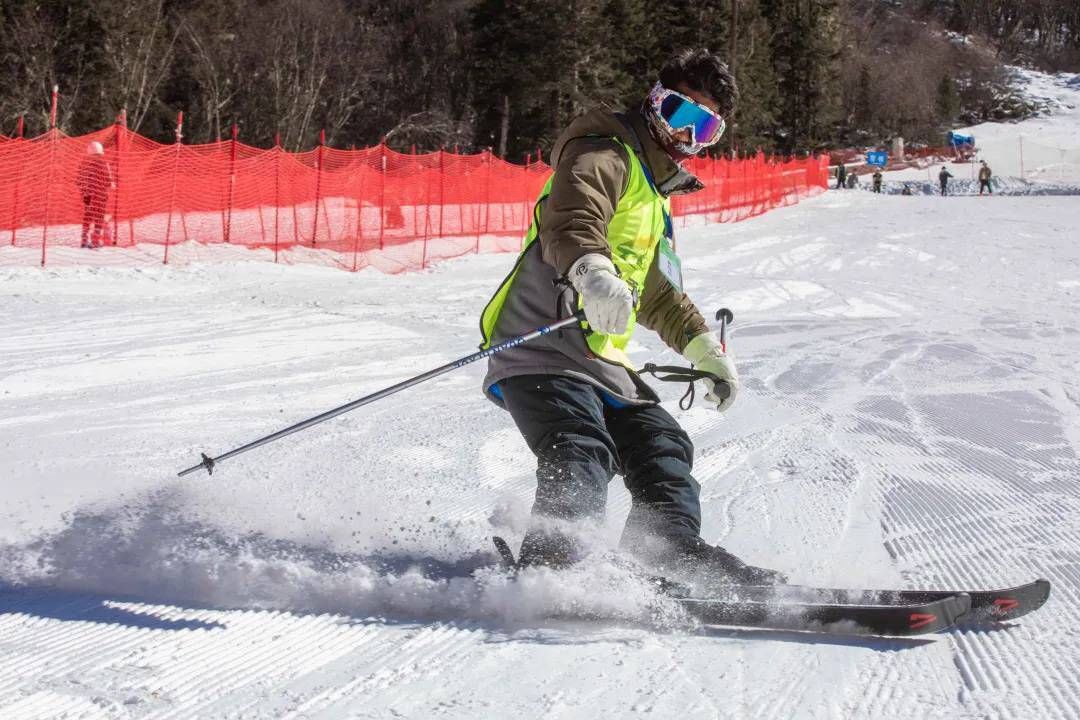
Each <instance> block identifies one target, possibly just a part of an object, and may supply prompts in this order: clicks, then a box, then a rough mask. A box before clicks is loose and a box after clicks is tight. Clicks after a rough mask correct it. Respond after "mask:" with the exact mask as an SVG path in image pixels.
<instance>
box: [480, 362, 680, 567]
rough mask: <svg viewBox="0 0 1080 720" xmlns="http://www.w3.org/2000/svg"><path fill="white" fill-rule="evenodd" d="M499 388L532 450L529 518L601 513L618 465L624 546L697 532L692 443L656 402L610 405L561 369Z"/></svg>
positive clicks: (514, 379)
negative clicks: (623, 493)
mask: <svg viewBox="0 0 1080 720" xmlns="http://www.w3.org/2000/svg"><path fill="white" fill-rule="evenodd" d="M499 388H500V390H501V391H502V397H503V401H504V403H505V405H506V409H507V410H509V411H510V415H511V416H512V417H513V418H514V422H515V423H516V424H517V426H518V429H519V430H520V431H521V434H522V435H523V436H524V438H525V442H527V443H528V445H529V448H530V449H531V450H532V451H533V453H534V454H535V455H536V457H537V468H536V500H535V503H534V504H533V517H534V518H537V519H539V518H544V517H548V518H555V519H558V520H569V521H575V520H585V519H599V518H601V517H602V516H603V514H604V506H605V504H606V500H607V485H608V482H609V481H610V480H611V478H612V477H613V476H614V475H615V474H616V473H620V474H622V476H623V481H624V482H625V484H626V488H627V490H629V491H630V496H631V499H632V504H631V510H630V515H629V517H628V518H627V521H626V527H625V529H624V531H623V539H622V543H623V545H624V546H626V545H628V544H632V543H635V542H636V541H637V540H638V539H643V538H644V537H654V538H657V539H663V540H666V541H670V542H674V543H676V544H682V543H683V542H688V543H692V542H693V541H695V540H696V539H697V538H698V537H699V536H700V530H701V504H700V501H699V492H700V487H699V485H698V483H697V481H696V480H694V478H693V476H692V475H691V474H690V471H691V468H692V465H693V457H694V446H693V443H691V442H690V437H689V436H688V435H687V434H686V431H685V430H683V429H682V428H681V427H679V424H678V423H677V422H675V418H673V417H672V416H671V414H670V413H668V412H667V411H666V410H664V409H663V408H662V407H660V406H659V405H649V406H637V405H630V406H625V407H614V406H613V404H612V402H610V401H605V398H604V395H603V394H602V391H601V390H600V389H599V388H597V387H596V386H594V385H592V384H590V383H588V382H585V381H584V380H578V379H575V378H571V377H565V376H559V375H521V376H518V377H512V378H508V379H506V380H503V381H502V382H501V383H499ZM631 549H632V548H631Z"/></svg>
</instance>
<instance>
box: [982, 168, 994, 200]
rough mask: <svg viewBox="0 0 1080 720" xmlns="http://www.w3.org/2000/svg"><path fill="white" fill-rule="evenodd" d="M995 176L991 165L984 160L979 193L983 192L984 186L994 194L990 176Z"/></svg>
mask: <svg viewBox="0 0 1080 720" xmlns="http://www.w3.org/2000/svg"><path fill="white" fill-rule="evenodd" d="M992 177H993V173H991V172H990V166H989V165H987V164H986V161H985V160H983V161H982V167H981V168H979V194H980V195H982V194H983V188H986V191H987V192H988V193H990V194H991V195H993V194H994V188H993V187H992V186H991V185H990V178H992Z"/></svg>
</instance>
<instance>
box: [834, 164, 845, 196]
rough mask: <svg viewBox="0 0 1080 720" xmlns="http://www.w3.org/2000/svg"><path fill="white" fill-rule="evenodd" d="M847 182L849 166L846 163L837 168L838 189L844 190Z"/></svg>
mask: <svg viewBox="0 0 1080 720" xmlns="http://www.w3.org/2000/svg"><path fill="white" fill-rule="evenodd" d="M846 181H847V166H845V165H844V163H840V164H839V165H837V166H836V189H837V190H842V189H843V187H844V183H845V182H846Z"/></svg>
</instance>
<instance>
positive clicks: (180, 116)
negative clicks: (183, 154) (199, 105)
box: [161, 110, 184, 265]
mask: <svg viewBox="0 0 1080 720" xmlns="http://www.w3.org/2000/svg"><path fill="white" fill-rule="evenodd" d="M183 136H184V111H183V110H181V111H180V112H178V113H176V153H175V154H174V156H173V175H172V194H171V195H169V219H168V220H166V221H165V257H164V258H163V259H162V261H161V264H162V265H168V264H169V238H170V236H171V233H172V216H173V208H174V207H176V176H177V174H178V173H179V172H180V140H181V138H183ZM180 212H181V213H183V212H184V211H183V210H181V211H180Z"/></svg>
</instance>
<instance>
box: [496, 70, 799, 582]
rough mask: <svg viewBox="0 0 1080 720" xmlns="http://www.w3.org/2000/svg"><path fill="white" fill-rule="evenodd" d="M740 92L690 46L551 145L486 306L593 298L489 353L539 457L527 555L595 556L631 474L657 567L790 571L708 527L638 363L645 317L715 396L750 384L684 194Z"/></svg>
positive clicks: (509, 405) (630, 544) (538, 321)
mask: <svg viewBox="0 0 1080 720" xmlns="http://www.w3.org/2000/svg"><path fill="white" fill-rule="evenodd" d="M737 98H738V91H737V89H736V86H735V80H734V78H733V77H732V74H731V72H730V71H729V70H728V68H727V66H726V65H725V64H724V63H723V62H722V61H721V60H720V58H719V57H717V56H716V55H713V54H712V53H710V52H709V51H708V50H687V51H684V52H682V53H680V54H678V55H677V56H676V57H675V58H673V59H672V60H671V61H670V62H668V63H667V65H665V66H664V68H663V69H662V70H661V72H660V77H659V82H657V83H656V84H655V85H654V86H653V88H652V90H651V91H650V92H649V94H648V96H647V98H646V99H645V100H644V102H643V103H642V105H641V106H640V107H639V108H637V109H634V110H631V111H628V112H612V111H611V110H609V109H606V108H599V109H595V110H592V111H591V112H588V113H586V114H585V115H583V116H581V117H579V118H577V119H576V120H574V121H573V122H572V123H571V124H570V126H569V127H568V128H567V129H566V130H565V131H564V132H563V134H562V136H561V137H559V139H558V140H557V141H556V143H555V146H554V148H553V149H552V153H551V165H552V167H553V168H554V174H553V175H552V177H551V178H550V179H549V180H548V183H547V185H546V186H545V187H544V189H543V190H542V191H541V194H540V197H539V199H538V200H537V202H536V205H535V207H534V209H533V223H532V226H531V227H530V228H529V232H528V234H527V236H526V239H525V242H526V245H525V249H524V250H523V251H522V253H521V254H520V255H519V257H518V260H517V262H516V264H515V265H514V268H513V270H512V271H511V272H510V274H509V275H508V276H507V278H506V279H505V280H504V281H503V283H502V285H501V286H500V287H499V289H498V290H497V292H496V293H495V295H494V297H493V298H492V299H491V301H490V302H489V303H488V305H487V307H486V308H485V309H484V312H483V316H482V319H481V329H482V332H483V335H484V343H483V344H482V345H481V347H482V348H483V347H489V346H490V345H491V344H492V343H494V342H498V341H500V340H503V339H506V338H509V337H512V336H514V335H517V334H520V333H522V332H524V331H526V330H527V329H528V328H531V327H536V326H538V325H544V324H546V323H548V322H550V321H551V319H552V315H553V313H554V314H555V316H556V317H558V318H564V317H567V316H568V315H569V314H570V313H572V312H574V311H575V309H577V308H583V309H584V313H585V316H586V318H587V322H586V323H582V330H583V331H584V332H579V331H577V330H576V329H575V330H573V331H562V332H559V333H555V334H552V335H547V336H544V337H542V338H540V339H539V340H537V341H535V342H532V343H528V344H523V345H520V346H518V347H515V348H512V349H509V350H506V351H504V352H501V353H499V354H497V355H493V356H492V357H490V358H489V364H488V372H487V376H486V377H485V378H484V385H483V387H484V391H485V393H486V394H487V396H488V397H489V398H490V399H492V400H493V401H494V402H495V403H496V404H498V405H500V406H501V407H503V408H505V409H506V410H508V411H509V412H510V415H511V417H512V418H513V420H514V422H515V424H516V425H517V427H518V429H519V430H520V431H521V434H522V435H523V436H524V438H525V441H526V442H527V443H528V445H529V448H530V449H531V450H532V451H533V453H534V454H535V455H536V457H537V471H536V478H537V488H536V497H535V502H534V504H533V509H532V519H531V521H530V526H529V528H528V530H527V532H526V534H525V538H524V540H523V541H522V545H521V550H520V553H519V555H520V563H521V564H522V565H524V566H529V565H547V566H552V567H562V566H566V565H569V564H571V563H573V562H575V561H577V560H578V559H580V558H581V557H582V555H583V554H584V549H583V547H582V543H581V542H580V540H579V539H578V538H579V537H580V532H581V531H582V530H583V529H587V528H588V527H589V524H590V521H596V520H599V519H600V518H601V517H602V516H603V513H604V505H605V502H606V496H607V484H608V482H609V481H610V480H611V478H612V477H613V476H614V475H615V474H616V473H621V474H622V476H623V478H624V481H625V484H626V487H627V489H628V490H629V491H630V494H631V498H632V506H631V510H630V515H629V517H628V518H627V521H626V526H625V528H624V531H623V535H622V540H621V546H622V547H623V548H624V549H625V550H627V551H629V552H631V553H633V554H634V555H635V556H636V557H637V558H638V559H639V560H640V561H641V562H643V563H644V564H646V565H648V566H649V567H650V568H652V569H653V570H655V571H658V572H662V573H665V574H672V575H674V576H680V575H681V576H683V577H686V576H689V575H693V574H695V573H697V572H703V573H707V574H709V575H710V576H714V577H715V576H720V577H723V578H725V579H729V580H732V581H735V582H740V583H769V582H780V581H782V580H783V576H782V575H780V574H779V573H777V572H775V571H772V570H767V569H764V568H759V567H754V566H752V565H747V564H745V563H744V562H742V561H741V560H740V559H739V558H737V557H735V556H734V555H732V554H731V553H729V552H727V551H725V550H724V549H723V548H721V547H715V546H711V545H708V544H707V543H706V542H705V541H704V540H703V539H702V538H701V535H700V530H701V509H700V502H699V497H698V495H699V486H698V483H697V481H696V480H695V479H694V478H693V476H692V475H691V465H692V462H693V444H692V443H691V442H690V438H689V436H688V435H687V433H686V431H684V430H683V429H682V428H681V427H680V426H679V425H678V423H677V422H676V421H675V419H674V418H673V417H672V416H671V415H670V414H669V413H668V412H667V411H666V410H664V409H663V408H662V407H661V406H660V405H659V400H660V398H659V396H657V394H656V393H655V392H654V391H653V390H652V389H651V388H650V387H649V386H648V385H647V384H646V383H645V382H644V381H643V380H642V379H641V377H640V376H639V375H638V374H637V373H636V372H634V371H633V370H632V369H631V365H630V360H629V359H628V357H627V356H626V348H627V346H628V345H629V344H630V337H631V334H632V332H633V328H634V324H635V323H640V324H641V325H644V326H645V327H646V328H648V329H650V330H653V331H655V332H656V333H657V334H658V335H660V337H661V338H662V339H663V340H664V342H665V343H666V344H667V345H668V346H669V347H671V348H672V349H673V350H675V351H677V352H679V353H681V354H682V355H683V357H685V358H686V360H687V361H689V362H690V363H691V364H693V365H694V366H695V367H696V368H697V369H698V370H702V371H706V372H709V373H712V374H713V375H715V376H716V377H717V378H719V379H720V380H722V381H723V382H725V383H726V384H727V386H728V387H729V388H730V394H729V395H725V394H724V393H723V392H721V391H719V390H718V388H717V384H714V383H713V382H712V381H711V380H705V381H704V382H705V385H706V389H707V391H708V392H707V394H706V400H707V401H708V402H710V403H712V404H713V405H715V407H716V408H717V409H718V410H720V411H725V410H727V409H728V408H729V407H730V406H731V404H732V403H733V402H734V401H735V398H736V397H737V396H738V393H739V374H738V372H737V370H736V368H735V362H734V359H733V357H732V356H731V354H730V353H728V352H726V351H725V346H724V344H723V343H721V341H720V339H719V338H718V337H717V336H716V335H715V334H713V333H712V332H710V331H709V330H708V327H707V326H706V324H705V319H704V318H703V317H702V315H701V313H700V312H699V311H698V309H697V307H696V306H695V305H694V303H693V302H692V301H691V300H690V298H689V297H687V296H686V295H685V294H684V293H683V292H682V278H681V270H680V266H679V260H678V257H677V256H676V255H675V252H674V249H673V246H672V221H671V214H670V201H669V198H670V196H672V195H675V194H682V193H689V192H694V191H696V190H699V189H701V188H702V187H703V185H702V184H701V182H700V181H699V180H698V179H697V178H696V177H695V176H694V175H692V174H691V173H689V172H688V171H687V170H685V169H684V168H683V167H682V163H683V161H685V160H687V159H689V158H691V157H693V156H695V155H697V154H698V153H699V152H701V151H702V150H704V149H705V148H707V147H709V146H710V145H713V144H714V143H716V142H717V141H718V140H719V139H720V136H721V134H722V133H723V131H724V127H725V122H724V119H723V118H724V117H725V116H727V117H730V115H731V113H732V111H733V109H734V106H735V102H736V100H737Z"/></svg>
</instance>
